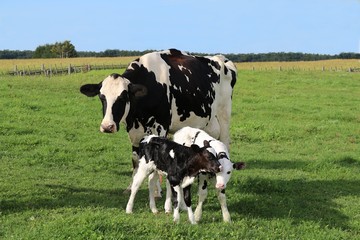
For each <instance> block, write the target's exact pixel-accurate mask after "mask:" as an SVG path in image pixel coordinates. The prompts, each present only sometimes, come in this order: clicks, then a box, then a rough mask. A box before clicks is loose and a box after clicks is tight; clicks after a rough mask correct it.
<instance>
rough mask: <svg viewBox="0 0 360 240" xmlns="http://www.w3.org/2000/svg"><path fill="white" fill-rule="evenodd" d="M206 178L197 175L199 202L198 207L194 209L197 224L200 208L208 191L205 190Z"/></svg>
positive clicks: (200, 212)
mask: <svg viewBox="0 0 360 240" xmlns="http://www.w3.org/2000/svg"><path fill="white" fill-rule="evenodd" d="M207 185H208V182H207V177H206V176H204V175H203V174H200V175H199V192H198V195H199V201H198V205H197V206H196V209H195V221H196V222H199V221H200V220H201V216H202V206H203V203H204V201H205V199H206V197H207V194H208V190H207Z"/></svg>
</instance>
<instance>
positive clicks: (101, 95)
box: [99, 94, 107, 117]
mask: <svg viewBox="0 0 360 240" xmlns="http://www.w3.org/2000/svg"><path fill="white" fill-rule="evenodd" d="M99 99H100V101H101V105H102V112H103V117H105V114H106V108H107V102H106V98H105V95H103V94H99Z"/></svg>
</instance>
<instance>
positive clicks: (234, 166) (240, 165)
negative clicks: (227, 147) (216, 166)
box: [215, 152, 245, 189]
mask: <svg viewBox="0 0 360 240" xmlns="http://www.w3.org/2000/svg"><path fill="white" fill-rule="evenodd" d="M217 158H218V159H219V162H220V164H221V166H222V169H221V172H219V173H218V174H216V185H215V187H216V188H217V189H225V188H226V185H227V183H228V182H229V180H230V177H231V174H232V172H233V171H234V170H241V169H244V168H245V163H244V162H236V163H233V162H231V161H230V159H229V157H228V155H227V154H226V153H225V152H220V153H217Z"/></svg>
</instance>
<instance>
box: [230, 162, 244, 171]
mask: <svg viewBox="0 0 360 240" xmlns="http://www.w3.org/2000/svg"><path fill="white" fill-rule="evenodd" d="M245 166H246V165H245V163H244V162H237V163H234V164H233V168H234V169H236V170H241V169H244V168H245Z"/></svg>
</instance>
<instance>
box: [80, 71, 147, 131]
mask: <svg viewBox="0 0 360 240" xmlns="http://www.w3.org/2000/svg"><path fill="white" fill-rule="evenodd" d="M80 92H81V93H82V94H84V95H86V96H88V97H94V96H96V95H98V96H99V99H100V101H101V103H102V109H103V120H102V122H101V125H100V131H101V132H106V133H114V132H116V131H118V130H119V125H120V122H122V121H124V120H125V119H126V117H127V115H128V114H129V110H130V104H131V102H132V100H134V99H136V98H138V97H143V96H145V95H146V94H147V89H146V88H145V86H143V85H139V84H132V83H131V82H130V81H129V80H128V79H126V78H123V77H121V76H120V75H119V74H115V73H114V74H111V75H110V76H108V77H107V78H105V80H104V81H102V82H100V83H99V84H85V85H83V86H81V87H80Z"/></svg>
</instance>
